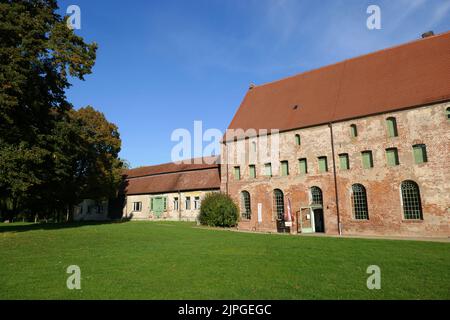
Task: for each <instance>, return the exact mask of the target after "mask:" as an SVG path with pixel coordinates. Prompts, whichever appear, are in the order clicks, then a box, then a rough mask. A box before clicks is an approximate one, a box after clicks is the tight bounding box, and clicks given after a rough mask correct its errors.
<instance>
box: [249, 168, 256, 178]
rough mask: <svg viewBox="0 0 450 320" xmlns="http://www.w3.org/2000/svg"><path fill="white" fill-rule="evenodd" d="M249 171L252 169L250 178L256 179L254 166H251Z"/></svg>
mask: <svg viewBox="0 0 450 320" xmlns="http://www.w3.org/2000/svg"><path fill="white" fill-rule="evenodd" d="M249 169H250V178H252V179H255V178H256V167H255V166H254V165H250V166H249Z"/></svg>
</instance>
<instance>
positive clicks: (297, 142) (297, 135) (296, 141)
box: [295, 134, 302, 146]
mask: <svg viewBox="0 0 450 320" xmlns="http://www.w3.org/2000/svg"><path fill="white" fill-rule="evenodd" d="M295 144H296V145H298V146H299V145H301V144H302V140H301V138H300V135H299V134H296V135H295Z"/></svg>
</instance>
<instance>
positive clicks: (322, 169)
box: [319, 157, 328, 172]
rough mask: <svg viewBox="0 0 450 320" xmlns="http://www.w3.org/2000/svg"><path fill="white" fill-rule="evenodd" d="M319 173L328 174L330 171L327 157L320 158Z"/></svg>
mask: <svg viewBox="0 0 450 320" xmlns="http://www.w3.org/2000/svg"><path fill="white" fill-rule="evenodd" d="M319 171H320V172H327V171H328V163H327V157H320V158H319Z"/></svg>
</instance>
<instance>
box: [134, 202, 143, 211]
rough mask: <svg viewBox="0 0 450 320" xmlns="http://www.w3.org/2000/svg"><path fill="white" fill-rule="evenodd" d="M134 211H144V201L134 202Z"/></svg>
mask: <svg viewBox="0 0 450 320" xmlns="http://www.w3.org/2000/svg"><path fill="white" fill-rule="evenodd" d="M133 211H135V212H141V211H142V202H133Z"/></svg>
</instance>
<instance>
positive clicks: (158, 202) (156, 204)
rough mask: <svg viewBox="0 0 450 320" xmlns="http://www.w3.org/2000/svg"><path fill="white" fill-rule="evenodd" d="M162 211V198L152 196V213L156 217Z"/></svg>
mask: <svg viewBox="0 0 450 320" xmlns="http://www.w3.org/2000/svg"><path fill="white" fill-rule="evenodd" d="M163 212H164V198H161V197H158V198H153V213H154V214H155V216H156V217H157V218H159V217H161V214H162V213H163Z"/></svg>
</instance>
